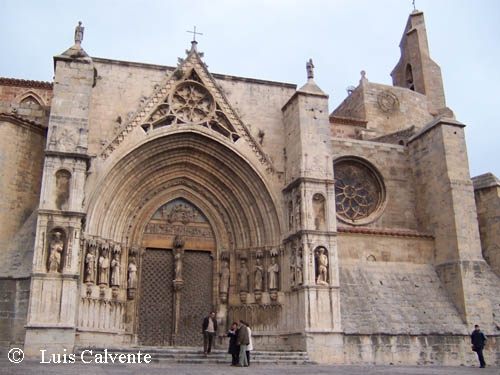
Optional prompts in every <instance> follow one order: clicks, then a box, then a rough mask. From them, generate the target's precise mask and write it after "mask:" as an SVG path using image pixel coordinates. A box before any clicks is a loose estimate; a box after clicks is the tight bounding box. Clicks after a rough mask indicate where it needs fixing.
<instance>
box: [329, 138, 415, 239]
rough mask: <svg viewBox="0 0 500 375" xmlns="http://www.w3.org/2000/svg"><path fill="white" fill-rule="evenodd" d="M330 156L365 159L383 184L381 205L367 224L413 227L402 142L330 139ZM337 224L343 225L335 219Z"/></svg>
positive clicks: (412, 205)
mask: <svg viewBox="0 0 500 375" xmlns="http://www.w3.org/2000/svg"><path fill="white" fill-rule="evenodd" d="M332 150H333V153H334V154H333V159H334V160H335V159H338V158H340V157H343V156H355V157H359V158H362V159H364V160H367V161H369V162H370V164H372V165H373V167H375V168H376V169H377V170H378V172H379V173H380V175H381V178H382V180H383V184H384V185H385V190H386V191H385V193H386V194H385V195H386V202H385V204H384V206H385V207H384V209H383V210H382V211H381V213H380V215H378V216H377V218H376V219H375V220H373V221H372V222H371V223H369V224H367V226H369V227H374V228H399V229H407V230H417V222H416V215H415V196H414V194H415V193H414V190H413V185H412V184H411V181H410V177H411V171H410V169H409V165H408V154H407V149H406V148H405V147H404V146H399V145H392V144H384V143H377V142H370V141H357V140H341V139H338V138H334V139H332ZM338 225H345V224H343V223H342V222H340V221H338Z"/></svg>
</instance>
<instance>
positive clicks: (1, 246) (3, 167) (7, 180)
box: [0, 115, 46, 254]
mask: <svg viewBox="0 0 500 375" xmlns="http://www.w3.org/2000/svg"><path fill="white" fill-rule="evenodd" d="M45 141H46V130H45V129H44V128H43V127H42V126H40V125H38V124H36V123H34V122H30V121H27V120H23V119H20V118H18V117H16V116H12V115H0V196H1V197H2V199H1V200H0V254H1V253H5V252H6V251H7V247H8V244H9V242H10V241H11V240H12V239H13V238H14V236H15V234H16V233H17V232H18V231H19V230H20V228H21V227H22V225H23V223H24V222H25V221H26V220H27V219H28V217H29V216H30V215H31V214H32V212H33V211H34V210H35V209H36V208H37V207H38V201H39V199H40V185H41V180H42V168H43V157H44V149H45Z"/></svg>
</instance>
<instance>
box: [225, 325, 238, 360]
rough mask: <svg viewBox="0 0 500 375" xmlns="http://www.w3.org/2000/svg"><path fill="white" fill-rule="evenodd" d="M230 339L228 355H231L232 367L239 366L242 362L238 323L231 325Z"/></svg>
mask: <svg viewBox="0 0 500 375" xmlns="http://www.w3.org/2000/svg"><path fill="white" fill-rule="evenodd" d="M227 336H228V337H229V349H228V351H227V352H228V353H229V354H231V366H238V363H239V361H240V359H239V356H240V346H239V345H238V344H237V341H238V323H236V322H234V323H233V324H232V325H231V329H230V330H229V331H228V332H227Z"/></svg>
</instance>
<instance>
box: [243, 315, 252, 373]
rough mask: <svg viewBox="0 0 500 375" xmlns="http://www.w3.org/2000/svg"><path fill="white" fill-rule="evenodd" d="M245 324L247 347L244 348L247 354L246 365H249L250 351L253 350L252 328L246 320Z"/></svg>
mask: <svg viewBox="0 0 500 375" xmlns="http://www.w3.org/2000/svg"><path fill="white" fill-rule="evenodd" d="M245 325H246V327H247V330H248V347H247V350H246V355H247V362H248V366H250V352H251V351H252V350H253V341H252V330H251V328H250V325H249V324H248V323H247V322H245Z"/></svg>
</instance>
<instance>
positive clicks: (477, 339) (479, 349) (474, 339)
mask: <svg viewBox="0 0 500 375" xmlns="http://www.w3.org/2000/svg"><path fill="white" fill-rule="evenodd" d="M487 340H488V338H487V337H486V335H485V334H484V333H483V331H481V330H480V329H479V326H478V325H477V324H476V325H475V326H474V331H473V332H472V334H471V335H470V342H471V344H472V350H474V351H475V352H476V353H477V358H478V359H479V365H480V366H481V368H485V367H486V362H485V361H484V357H483V349H484V345H486V341H487Z"/></svg>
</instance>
